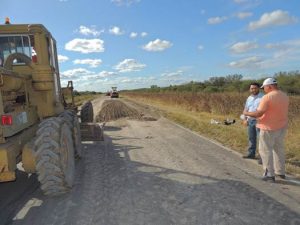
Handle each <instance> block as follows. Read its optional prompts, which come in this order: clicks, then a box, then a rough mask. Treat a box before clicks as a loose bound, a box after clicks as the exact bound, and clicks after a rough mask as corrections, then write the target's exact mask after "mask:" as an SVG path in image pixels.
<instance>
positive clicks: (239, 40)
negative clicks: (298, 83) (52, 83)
mask: <svg viewBox="0 0 300 225" xmlns="http://www.w3.org/2000/svg"><path fill="white" fill-rule="evenodd" d="M5 17H9V18H10V20H11V23H15V24H27V23H28V24H31V23H39V24H43V25H44V26H45V27H46V28H47V29H48V30H49V31H50V32H51V34H52V35H53V37H54V38H55V40H56V42H57V50H58V59H59V68H60V76H61V83H62V85H63V86H64V85H66V83H67V81H68V80H73V82H74V86H75V89H76V90H78V91H85V90H88V91H102V92H104V91H107V90H110V89H111V87H112V86H117V87H118V89H119V90H124V89H136V88H143V87H150V86H151V85H158V86H160V87H163V86H169V85H177V84H183V83H187V82H190V81H205V80H208V79H209V78H210V77H215V76H227V75H231V74H241V75H243V79H260V78H263V77H268V76H273V75H274V74H275V73H277V72H279V71H294V70H300V1H299V0H210V1H204V0H1V8H0V20H2V21H4V20H5Z"/></svg>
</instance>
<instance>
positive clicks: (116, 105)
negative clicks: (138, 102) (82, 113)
mask: <svg viewBox="0 0 300 225" xmlns="http://www.w3.org/2000/svg"><path fill="white" fill-rule="evenodd" d="M124 117H127V118H130V119H141V117H142V115H141V114H140V113H139V112H138V111H137V110H136V109H134V108H132V107H129V106H128V105H126V104H125V103H123V102H121V101H119V100H115V99H114V100H105V101H104V102H103V104H102V107H101V110H100V111H99V113H98V115H97V116H96V122H107V121H111V120H117V119H120V118H124Z"/></svg>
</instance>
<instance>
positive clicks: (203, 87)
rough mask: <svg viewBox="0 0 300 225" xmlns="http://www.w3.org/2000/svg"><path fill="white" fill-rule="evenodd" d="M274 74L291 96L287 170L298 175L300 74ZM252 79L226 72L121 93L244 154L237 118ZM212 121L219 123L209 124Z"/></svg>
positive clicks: (244, 139)
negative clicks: (226, 73)
mask: <svg viewBox="0 0 300 225" xmlns="http://www.w3.org/2000/svg"><path fill="white" fill-rule="evenodd" d="M275 77H276V78H277V80H278V83H279V84H280V88H281V89H282V90H283V91H285V92H287V93H288V94H289V97H290V107H289V129H288V133H287V137H286V162H287V171H288V172H289V173H293V174H295V175H297V176H300V74H299V72H290V73H283V72H281V73H278V74H276V75H275ZM262 80H263V79H262ZM262 80H259V81H258V82H262ZM220 81H222V82H220ZM253 81H254V80H242V76H241V75H229V76H227V77H213V78H210V80H209V81H205V82H203V83H200V82H199V83H198V82H197V83H196V82H190V83H188V84H183V85H178V86H170V87H164V88H160V87H157V86H156V85H153V86H151V88H149V89H139V90H134V91H125V92H122V93H121V95H122V96H125V97H127V98H129V99H132V100H135V101H139V102H142V103H145V104H149V105H153V106H155V107H157V108H158V109H160V110H162V111H163V113H164V114H165V116H166V117H167V118H169V119H171V120H173V121H175V122H177V123H179V124H181V125H183V126H185V127H187V128H189V129H191V130H193V131H196V132H198V133H199V134H201V135H203V136H206V137H208V138H210V139H213V140H216V141H218V142H220V143H222V144H224V145H225V146H228V147H230V148H232V149H234V150H236V151H238V152H241V153H243V154H246V152H247V145H248V141H247V130H246V127H244V126H243V125H242V124H241V120H240V119H239V117H240V114H241V113H242V111H243V107H244V103H245V100H246V98H247V97H248V96H249V91H248V88H249V84H250V83H251V82H253ZM255 81H256V82H257V80H255ZM226 119H230V120H232V119H235V120H236V123H235V124H232V125H228V126H226V125H224V124H223V121H224V120H226ZM212 120H215V121H219V122H220V124H216V123H211V121H212Z"/></svg>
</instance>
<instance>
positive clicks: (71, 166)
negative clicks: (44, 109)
mask: <svg viewBox="0 0 300 225" xmlns="http://www.w3.org/2000/svg"><path fill="white" fill-rule="evenodd" d="M34 145H35V156H36V170H37V174H38V180H39V182H40V183H41V189H42V190H43V192H44V193H45V194H46V195H58V194H62V193H65V192H67V191H69V190H70V189H71V188H72V186H73V182H74V175H75V160H74V147H73V141H72V132H71V130H70V127H69V125H68V124H67V122H66V120H64V119H62V118H59V117H53V118H49V119H46V120H44V121H43V122H41V123H40V124H39V129H38V130H37V133H36V139H35V141H34Z"/></svg>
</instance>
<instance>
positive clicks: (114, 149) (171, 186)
mask: <svg viewBox="0 0 300 225" xmlns="http://www.w3.org/2000/svg"><path fill="white" fill-rule="evenodd" d="M118 138H126V137H118ZM84 149H85V150H84V155H83V158H82V159H81V160H80V161H78V163H77V164H76V174H77V175H76V180H75V185H74V188H73V189H72V191H71V192H70V193H68V194H65V195H62V196H59V197H52V198H50V197H45V196H43V195H41V193H40V191H35V190H33V191H32V193H30V192H26V193H25V195H24V197H23V198H24V201H22V202H23V203H24V202H26V201H27V200H29V199H31V198H39V199H41V200H42V201H43V204H42V205H41V206H40V207H33V208H31V209H30V210H29V211H28V213H27V214H26V216H25V217H24V218H23V219H20V220H14V221H13V220H12V218H13V217H14V214H16V213H17V208H16V211H15V212H14V214H12V213H10V214H9V216H8V217H6V220H5V221H6V222H4V224H22V225H24V224H80V225H82V224H91V225H92V224H103V225H114V224H120V225H127V224H128V225H134V224H137V225H140V224H155V225H160V224H164V225H165V224H167V225H169V224H170V225H171V224H189V225H190V224H195V225H196V224H197V225H198V224H231V225H234V224H237V225H238V224H239V225H240V224H270V225H271V224H272V225H274V224H294V225H296V224H300V217H299V216H300V215H299V214H297V213H296V212H293V211H292V210H290V209H289V208H287V207H285V206H284V205H282V204H281V203H279V202H277V201H275V200H274V199H272V198H270V197H268V196H267V195H265V194H264V193H262V192H261V191H259V190H257V189H255V188H253V187H251V186H249V185H248V184H246V183H243V182H240V181H236V180H230V179H217V178H214V177H210V176H201V175H198V174H193V173H188V172H183V171H178V170H173V169H169V168H164V167H157V166H153V165H149V164H144V163H140V162H134V161H132V160H131V159H130V157H129V151H131V150H133V149H134V150H136V151H138V150H140V149H142V147H140V146H135V145H125V146H124V145H117V144H115V143H114V140H113V139H112V138H110V137H108V136H105V141H104V142H93V143H92V142H91V143H85V144H84ZM32 179H35V178H32ZM26 182H29V181H28V180H27V181H25V183H26ZM31 182H32V181H31ZM2 190H3V189H2ZM2 190H1V194H2ZM12 194H13V193H12ZM2 196H3V194H2V195H1V197H2ZM13 206H14V205H11V207H13ZM2 210H3V211H2ZM6 210H7V209H6V208H5V207H3V206H2V208H1V211H2V212H1V213H2V214H3V215H4V214H5V211H6ZM2 218H5V217H2ZM2 218H0V219H1V221H4V220H2Z"/></svg>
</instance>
